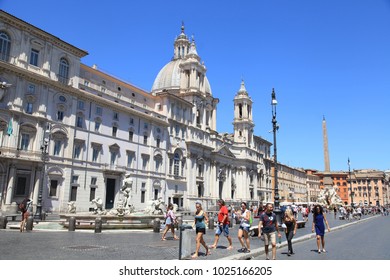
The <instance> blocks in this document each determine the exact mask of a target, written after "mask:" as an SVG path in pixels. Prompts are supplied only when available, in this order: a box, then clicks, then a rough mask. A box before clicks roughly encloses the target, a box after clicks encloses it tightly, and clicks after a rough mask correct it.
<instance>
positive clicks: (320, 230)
mask: <svg viewBox="0 0 390 280" xmlns="http://www.w3.org/2000/svg"><path fill="white" fill-rule="evenodd" d="M325 225H326V227H327V229H328V232H329V231H330V227H329V224H328V220H327V219H326V215H325V213H324V211H323V209H322V206H320V205H316V206H315V207H314V214H313V226H312V229H311V230H312V232H314V230H315V232H316V235H317V248H318V254H321V252H322V253H326V250H325ZM321 245H322V250H321Z"/></svg>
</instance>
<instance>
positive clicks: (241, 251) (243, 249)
mask: <svg viewBox="0 0 390 280" xmlns="http://www.w3.org/2000/svg"><path fill="white" fill-rule="evenodd" d="M245 250H246V248H245V247H244V248H241V249H239V250H238V252H240V253H244V252H245Z"/></svg>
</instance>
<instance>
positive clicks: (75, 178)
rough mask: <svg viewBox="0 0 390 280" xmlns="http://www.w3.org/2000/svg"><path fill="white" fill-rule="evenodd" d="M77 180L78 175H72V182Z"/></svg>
mask: <svg viewBox="0 0 390 280" xmlns="http://www.w3.org/2000/svg"><path fill="white" fill-rule="evenodd" d="M78 182H79V175H73V176H72V184H78Z"/></svg>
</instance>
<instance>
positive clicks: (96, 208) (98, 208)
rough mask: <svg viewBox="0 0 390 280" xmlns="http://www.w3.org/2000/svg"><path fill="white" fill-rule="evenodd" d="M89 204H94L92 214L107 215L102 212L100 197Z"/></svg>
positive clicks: (105, 212)
mask: <svg viewBox="0 0 390 280" xmlns="http://www.w3.org/2000/svg"><path fill="white" fill-rule="evenodd" d="M91 203H92V204H94V207H93V209H94V212H93V213H94V214H97V215H105V214H107V211H106V210H103V200H102V199H101V198H100V197H96V198H94V199H92V200H91Z"/></svg>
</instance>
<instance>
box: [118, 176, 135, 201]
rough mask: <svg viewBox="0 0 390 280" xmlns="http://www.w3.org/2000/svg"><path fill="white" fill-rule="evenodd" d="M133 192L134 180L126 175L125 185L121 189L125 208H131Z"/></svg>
mask: <svg viewBox="0 0 390 280" xmlns="http://www.w3.org/2000/svg"><path fill="white" fill-rule="evenodd" d="M132 190H133V179H131V178H130V174H129V173H128V174H126V175H125V179H124V180H123V185H122V187H121V190H120V191H121V193H123V195H124V201H123V207H124V208H126V207H128V206H129V204H130V203H129V202H130V198H131V192H132Z"/></svg>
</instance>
